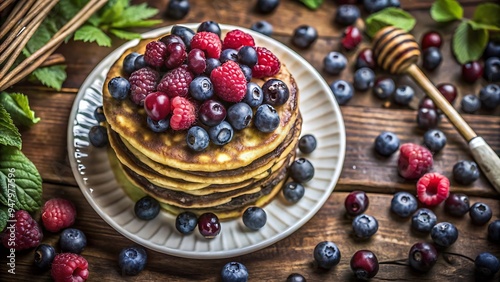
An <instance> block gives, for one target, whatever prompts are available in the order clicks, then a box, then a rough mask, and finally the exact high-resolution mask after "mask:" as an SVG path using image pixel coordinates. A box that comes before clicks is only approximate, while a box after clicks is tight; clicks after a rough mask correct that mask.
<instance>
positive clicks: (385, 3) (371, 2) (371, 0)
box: [363, 0, 389, 13]
mask: <svg viewBox="0 0 500 282" xmlns="http://www.w3.org/2000/svg"><path fill="white" fill-rule="evenodd" d="M363 5H364V6H365V9H366V11H367V12H368V13H375V12H378V11H380V10H382V9H384V8H387V7H389V0H363Z"/></svg>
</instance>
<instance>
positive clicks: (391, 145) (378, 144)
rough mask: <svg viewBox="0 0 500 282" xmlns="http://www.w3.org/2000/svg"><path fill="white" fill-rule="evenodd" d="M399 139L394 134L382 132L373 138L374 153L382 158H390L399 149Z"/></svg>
mask: <svg viewBox="0 0 500 282" xmlns="http://www.w3.org/2000/svg"><path fill="white" fill-rule="evenodd" d="M399 143H400V142H399V138H398V136H397V135H396V134H394V133H392V132H388V131H383V132H382V133H380V134H379V135H378V136H377V138H375V151H377V153H379V154H381V155H382V156H390V155H392V154H393V153H394V152H396V151H397V150H398V148H399Z"/></svg>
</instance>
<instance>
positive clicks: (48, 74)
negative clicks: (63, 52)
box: [31, 65, 67, 90]
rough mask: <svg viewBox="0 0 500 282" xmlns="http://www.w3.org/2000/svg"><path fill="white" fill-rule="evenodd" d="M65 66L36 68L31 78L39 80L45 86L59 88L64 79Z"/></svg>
mask: <svg viewBox="0 0 500 282" xmlns="http://www.w3.org/2000/svg"><path fill="white" fill-rule="evenodd" d="M65 69H66V66H64V65H56V66H49V67H42V68H37V69H36V70H35V71H34V72H33V73H32V77H31V78H32V79H36V80H38V81H40V82H41V83H42V84H43V85H45V86H47V87H51V88H54V89H56V90H61V88H62V84H63V82H64V80H66V76H67V75H66V71H65Z"/></svg>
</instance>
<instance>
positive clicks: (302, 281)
mask: <svg viewBox="0 0 500 282" xmlns="http://www.w3.org/2000/svg"><path fill="white" fill-rule="evenodd" d="M286 282H306V278H305V277H304V276H303V275H302V274H300V273H292V274H290V275H288V277H287V278H286Z"/></svg>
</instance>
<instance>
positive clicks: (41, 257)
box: [34, 244, 56, 270]
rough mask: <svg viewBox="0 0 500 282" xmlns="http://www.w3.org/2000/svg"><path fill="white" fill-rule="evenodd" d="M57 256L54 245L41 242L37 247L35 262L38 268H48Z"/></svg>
mask: <svg viewBox="0 0 500 282" xmlns="http://www.w3.org/2000/svg"><path fill="white" fill-rule="evenodd" d="M55 256H56V250H55V249H54V247H52V246H51V245H47V244H40V245H38V246H37V247H36V249H35V258H34V263H35V265H36V266H37V267H38V268H40V269H42V270H48V269H50V266H51V265H52V261H53V260H54V257H55Z"/></svg>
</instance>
